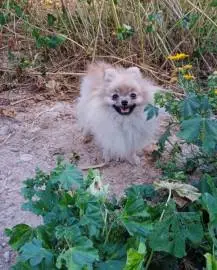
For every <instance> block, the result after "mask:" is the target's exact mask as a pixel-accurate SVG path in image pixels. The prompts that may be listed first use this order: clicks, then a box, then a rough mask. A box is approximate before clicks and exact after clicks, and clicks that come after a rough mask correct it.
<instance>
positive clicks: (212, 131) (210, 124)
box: [202, 119, 217, 152]
mask: <svg viewBox="0 0 217 270" xmlns="http://www.w3.org/2000/svg"><path fill="white" fill-rule="evenodd" d="M202 127H203V128H202V147H203V149H204V150H205V151H206V152H209V151H212V150H214V149H215V146H216V143H217V122H216V121H215V120H210V119H204V120H203V125H202Z"/></svg>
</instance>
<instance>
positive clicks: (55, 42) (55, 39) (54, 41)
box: [47, 35, 66, 49]
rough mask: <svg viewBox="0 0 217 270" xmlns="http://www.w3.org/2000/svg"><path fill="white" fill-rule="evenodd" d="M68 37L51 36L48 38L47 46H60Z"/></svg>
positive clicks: (53, 47)
mask: <svg viewBox="0 0 217 270" xmlns="http://www.w3.org/2000/svg"><path fill="white" fill-rule="evenodd" d="M65 40H66V38H65V37H64V36H56V35H54V36H50V37H48V39H47V46H48V48H51V49H56V48H57V47H58V46H60V45H62V44H63V43H64V41H65Z"/></svg>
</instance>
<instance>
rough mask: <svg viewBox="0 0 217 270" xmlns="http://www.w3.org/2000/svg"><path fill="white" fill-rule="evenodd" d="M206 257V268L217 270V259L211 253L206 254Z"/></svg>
mask: <svg viewBox="0 0 217 270" xmlns="http://www.w3.org/2000/svg"><path fill="white" fill-rule="evenodd" d="M204 257H205V258H206V270H217V259H216V258H215V257H214V256H213V255H212V254H210V253H206V254H205V255H204Z"/></svg>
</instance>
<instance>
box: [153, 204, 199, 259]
mask: <svg viewBox="0 0 217 270" xmlns="http://www.w3.org/2000/svg"><path fill="white" fill-rule="evenodd" d="M202 238H203V227H202V224H201V220H200V214H199V213H195V212H177V211H176V209H175V203H174V202H171V203H170V205H169V206H168V209H167V211H166V212H165V214H164V218H163V220H162V221H161V222H158V223H157V224H156V226H155V228H154V230H153V232H152V233H151V235H150V237H149V240H150V247H151V248H152V249H153V250H154V251H165V252H168V253H170V254H172V255H173V256H176V257H178V258H182V257H184V256H185V255H186V250H185V245H186V241H187V240H190V241H191V242H193V243H199V242H200V241H201V240H202Z"/></svg>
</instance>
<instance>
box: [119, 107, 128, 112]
mask: <svg viewBox="0 0 217 270" xmlns="http://www.w3.org/2000/svg"><path fill="white" fill-rule="evenodd" d="M129 110H130V109H129V108H124V107H121V112H122V113H127V112H129Z"/></svg>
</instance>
